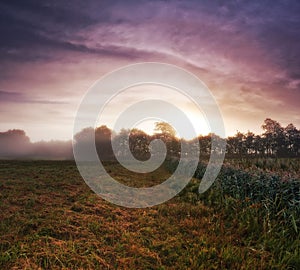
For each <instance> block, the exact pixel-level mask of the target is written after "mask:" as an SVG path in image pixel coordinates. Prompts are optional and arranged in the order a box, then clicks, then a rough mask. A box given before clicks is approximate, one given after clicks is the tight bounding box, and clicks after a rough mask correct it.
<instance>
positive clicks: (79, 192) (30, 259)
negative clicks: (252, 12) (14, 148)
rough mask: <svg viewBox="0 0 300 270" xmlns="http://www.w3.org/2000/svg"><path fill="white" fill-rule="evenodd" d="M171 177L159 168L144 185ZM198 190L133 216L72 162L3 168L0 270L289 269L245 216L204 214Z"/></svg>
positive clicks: (4, 164)
mask: <svg viewBox="0 0 300 270" xmlns="http://www.w3.org/2000/svg"><path fill="white" fill-rule="evenodd" d="M107 168H108V170H110V171H111V172H112V173H114V174H115V175H114V176H115V177H116V178H117V179H118V178H119V179H120V180H122V181H124V183H127V184H131V185H133V184H136V185H141V180H140V179H139V178H138V176H137V175H130V174H129V173H128V172H126V170H124V169H122V168H120V167H117V166H116V164H113V163H108V164H107ZM167 176H168V173H167V172H166V171H165V170H164V169H163V168H160V169H159V170H158V171H157V172H156V173H154V174H149V175H148V176H146V175H145V176H144V178H143V181H142V183H143V184H142V185H144V184H145V185H147V186H148V185H154V184H157V181H158V180H159V181H161V179H164V178H166V177H167ZM137 181H139V183H137ZM193 184H194V185H195V184H196V180H193V183H192V184H191V185H190V187H189V188H187V189H186V190H185V191H184V192H183V193H182V194H181V195H179V196H177V197H175V198H174V199H172V200H170V201H169V202H167V203H165V204H162V205H159V206H156V207H152V208H148V209H127V208H122V207H118V206H115V205H113V204H110V203H108V202H106V201H104V200H103V199H101V198H100V197H98V196H97V195H95V194H94V193H93V192H92V191H91V190H90V189H89V187H88V186H86V184H85V183H84V181H83V180H82V179H81V177H80V175H79V173H78V172H77V169H76V166H75V164H74V163H73V162H71V161H1V162H0V268H1V269H285V268H287V266H288V262H284V261H280V258H277V254H276V253H274V252H273V250H272V248H266V246H264V244H263V242H262V240H261V239H263V238H262V235H263V232H262V235H256V236H255V237H252V236H251V238H250V235H249V230H248V231H247V229H246V230H245V228H244V227H243V226H241V224H240V223H239V221H238V219H237V217H238V213H237V215H236V216H235V218H227V217H226V216H224V213H222V212H218V211H216V210H215V209H213V208H210V207H208V206H204V205H203V204H202V203H201V201H200V200H199V198H198V195H197V194H195V193H194V192H193V191H192V190H191V187H192V186H193ZM250 233H251V232H250ZM249 239H250V240H251V241H250V240H249ZM291 269H292V268H291ZM295 269H296V268H295Z"/></svg>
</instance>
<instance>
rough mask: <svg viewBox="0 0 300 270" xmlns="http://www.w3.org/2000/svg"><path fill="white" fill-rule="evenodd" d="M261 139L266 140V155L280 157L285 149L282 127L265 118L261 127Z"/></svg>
mask: <svg viewBox="0 0 300 270" xmlns="http://www.w3.org/2000/svg"><path fill="white" fill-rule="evenodd" d="M262 128H263V130H264V131H265V132H264V133H263V137H264V138H265V139H266V151H267V154H268V155H277V156H279V155H282V154H284V149H285V146H286V145H285V136H284V129H283V127H282V126H281V125H280V124H279V123H278V122H277V121H275V120H272V119H270V118H267V119H266V120H265V121H264V123H263V125H262Z"/></svg>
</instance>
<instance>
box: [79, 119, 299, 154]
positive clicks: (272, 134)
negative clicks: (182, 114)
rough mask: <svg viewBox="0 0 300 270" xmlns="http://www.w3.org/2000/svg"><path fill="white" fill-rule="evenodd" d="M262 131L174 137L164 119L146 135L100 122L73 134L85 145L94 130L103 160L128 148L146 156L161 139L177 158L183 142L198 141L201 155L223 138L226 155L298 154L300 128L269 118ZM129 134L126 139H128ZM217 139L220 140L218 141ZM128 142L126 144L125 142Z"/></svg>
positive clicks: (217, 150) (219, 145)
mask: <svg viewBox="0 0 300 270" xmlns="http://www.w3.org/2000/svg"><path fill="white" fill-rule="evenodd" d="M261 127H262V129H263V133H262V134H260V135H256V134H254V133H253V132H251V131H248V132H247V133H242V132H237V133H236V134H235V135H234V136H230V137H228V138H227V139H224V138H220V137H219V136H218V135H216V134H208V135H205V136H198V137H197V138H194V139H192V140H185V139H182V138H178V137H176V131H175V130H174V129H173V127H172V126H171V125H169V124H168V123H165V122H157V123H156V124H155V133H154V134H153V135H149V134H147V133H145V132H144V131H142V130H139V129H136V128H135V129H132V130H129V129H122V130H121V131H120V132H119V133H115V132H113V131H112V130H111V129H109V128H108V127H107V126H101V127H98V128H96V130H93V129H92V128H87V129H84V130H83V131H82V132H80V133H78V134H77V135H75V140H76V141H77V142H78V143H79V144H80V143H81V144H82V143H83V144H82V146H84V138H87V137H88V136H87V134H88V133H91V132H95V144H96V149H97V152H98V155H99V157H100V159H102V160H111V159H114V158H115V156H122V155H126V154H127V153H126V151H130V152H131V153H132V154H133V156H134V157H135V158H137V159H139V160H147V159H148V158H149V157H150V155H151V153H150V152H151V147H150V142H151V141H152V140H154V139H161V140H162V141H163V142H164V143H165V145H166V148H167V156H168V157H174V158H178V157H180V156H181V155H185V154H186V153H181V144H186V146H188V149H190V151H193V149H194V146H195V144H197V143H199V144H200V155H201V156H202V157H203V156H207V157H208V156H209V155H210V153H211V151H214V152H217V153H218V152H220V151H222V147H221V146H222V144H223V142H224V140H226V156H228V157H299V156H300V130H298V129H297V128H296V127H295V126H294V125H293V124H289V125H288V126H287V127H282V126H281V125H280V123H278V122H277V121H275V120H272V119H270V118H267V119H265V121H264V122H263V124H262V126H261ZM212 137H214V139H215V141H216V142H217V143H216V145H215V148H214V149H211V141H212ZM111 138H113V140H114V143H115V144H116V145H118V146H119V147H118V151H117V152H116V153H114V152H113V150H112V146H111ZM127 138H129V140H127ZM218 142H219V143H218ZM126 144H127V145H126Z"/></svg>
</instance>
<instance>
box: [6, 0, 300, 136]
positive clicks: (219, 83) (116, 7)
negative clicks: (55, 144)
mask: <svg viewBox="0 0 300 270" xmlns="http://www.w3.org/2000/svg"><path fill="white" fill-rule="evenodd" d="M299 14H300V2H299V1H297V0H295V1H291V0H286V1H263V0H262V1H237V0H236V1H196V0H195V1H191V0H186V1H176V0H174V1H151V0H147V1H143V0H140V1H130V0H129V1H97V0H93V1H92V0H89V1H79V0H75V1H64V0H62V1H61V0H60V1H38V0H36V1H34V0H27V1H13V0H7V1H6V0H2V1H1V3H0V33H1V40H0V59H1V60H0V131H2V132H3V131H6V130H8V129H23V130H25V131H26V134H27V135H28V136H29V137H30V139H31V140H32V141H39V140H52V139H53V140H69V139H71V138H72V132H73V123H74V117H75V115H76V111H77V108H78V106H79V104H80V102H81V100H82V98H83V97H84V95H85V93H86V92H87V90H88V89H89V88H90V87H91V86H92V85H93V84H94V83H95V81H96V80H98V79H99V78H101V77H102V76H104V75H105V74H107V73H109V72H112V71H113V70H115V69H118V68H121V67H123V66H125V65H129V64H134V63H140V62H162V63H168V64H173V65H177V66H179V67H181V68H184V69H186V70H188V71H189V72H192V73H193V74H195V75H196V76H197V77H198V78H199V79H201V80H202V81H203V82H204V83H205V84H206V85H207V86H208V87H209V89H210V91H211V93H212V94H213V96H214V98H215V100H216V102H217V104H218V106H219V109H220V111H221V113H222V116H223V119H224V124H225V130H226V134H227V135H233V134H234V133H236V131H237V130H239V131H242V132H247V131H248V130H251V131H253V132H255V133H258V134H260V133H261V132H262V130H261V128H260V126H261V125H262V123H263V121H264V119H266V118H268V117H269V118H272V119H274V120H277V121H279V122H280V123H281V124H282V125H283V126H286V125H288V124H289V123H293V124H294V125H296V127H298V128H299V127H300V114H299V105H300V63H299V59H300V50H299V47H300V16H299ZM149 91H150V90H149V89H146V88H145V89H144V90H140V91H135V92H134V91H131V92H130V91H129V93H127V95H126V94H125V95H123V97H122V96H120V97H119V98H117V99H116V100H115V101H112V102H113V103H112V104H114V106H112V108H118V109H119V108H126V106H128V101H130V102H132V101H133V100H135V99H139V98H141V97H144V98H145V97H147V93H148V92H149ZM165 91H167V90H166V89H163V88H162V89H161V90H160V93H161V94H162V96H164V95H165ZM174 100H176V101H177V103H176V104H178V106H181V108H182V109H183V110H186V111H187V114H188V115H189V116H190V117H191V118H192V119H193V123H195V125H196V126H197V127H196V130H197V131H199V132H203V133H205V132H207V130H206V128H203V125H204V124H203V121H202V120H200V118H201V117H200V116H199V124H197V119H198V113H197V112H196V111H195V110H193V109H191V106H190V105H189V104H187V103H186V102H185V101H184V100H183V99H182V101H181V99H180V98H178V97H174ZM172 102H173V100H172ZM174 102H175V101H174ZM113 112H114V113H117V110H114V109H112V113H113ZM107 121H108V123H105V124H107V125H108V126H110V127H111V125H112V123H111V122H109V120H107ZM142 126H143V125H142ZM144 128H145V129H147V128H148V129H150V128H149V127H147V125H146V124H144Z"/></svg>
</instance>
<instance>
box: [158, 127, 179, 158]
mask: <svg viewBox="0 0 300 270" xmlns="http://www.w3.org/2000/svg"><path fill="white" fill-rule="evenodd" d="M154 131H156V133H155V134H154V136H153V139H161V140H163V141H164V142H165V143H166V146H167V156H178V153H179V152H180V150H181V149H180V143H179V141H178V139H177V138H176V137H175V135H176V130H175V129H174V128H173V127H172V126H171V125H170V124H169V123H166V122H156V123H155V128H154Z"/></svg>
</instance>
